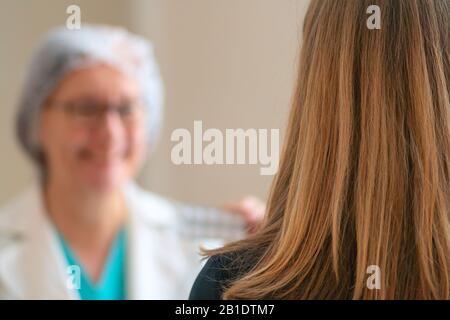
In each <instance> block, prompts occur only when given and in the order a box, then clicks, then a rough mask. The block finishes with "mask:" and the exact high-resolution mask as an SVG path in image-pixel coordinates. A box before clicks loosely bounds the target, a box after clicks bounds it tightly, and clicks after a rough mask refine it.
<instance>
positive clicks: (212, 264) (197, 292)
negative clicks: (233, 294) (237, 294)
mask: <svg viewBox="0 0 450 320" xmlns="http://www.w3.org/2000/svg"><path fill="white" fill-rule="evenodd" d="M243 272H244V270H243V268H242V264H241V263H240V254H239V253H227V254H221V255H215V256H212V257H210V258H209V259H208V261H207V262H206V264H205V266H204V267H203V269H202V270H201V271H200V273H199V275H198V276H197V279H196V280H195V282H194V285H193V286H192V290H191V294H190V296H189V299H190V300H221V299H222V295H223V293H224V291H225V289H226V288H227V287H228V286H229V285H230V284H231V282H232V281H233V280H236V279H237V278H239V277H240V276H241V275H242V274H243Z"/></svg>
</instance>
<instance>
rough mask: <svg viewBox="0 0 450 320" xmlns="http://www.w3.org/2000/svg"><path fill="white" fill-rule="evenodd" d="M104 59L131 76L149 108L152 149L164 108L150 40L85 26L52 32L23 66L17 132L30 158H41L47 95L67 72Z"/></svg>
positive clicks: (126, 33)
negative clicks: (40, 128) (40, 131)
mask: <svg viewBox="0 0 450 320" xmlns="http://www.w3.org/2000/svg"><path fill="white" fill-rule="evenodd" d="M99 63H106V64H109V65H111V66H113V67H116V68H118V69H119V70H121V71H123V72H125V73H127V74H130V75H132V76H133V77H135V78H136V79H137V81H138V83H139V84H140V87H141V88H140V89H141V91H142V94H143V96H142V99H143V101H144V103H145V105H146V107H147V108H148V111H149V112H148V114H149V116H148V117H147V118H148V120H147V121H148V123H147V132H148V143H149V146H150V149H152V148H153V147H154V145H155V144H156V141H157V138H158V136H159V131H160V126H161V122H162V112H163V98H164V97H163V85H162V80H161V77H160V74H159V69H158V65H157V63H156V61H155V58H154V56H153V49H152V46H151V44H150V43H149V42H148V41H147V40H145V39H143V38H141V37H139V36H137V35H133V34H131V33H129V32H127V31H126V30H124V29H122V28H118V27H109V26H96V25H83V27H82V28H81V29H79V30H69V29H67V28H64V27H60V28H57V29H55V30H52V31H50V32H49V33H48V34H47V35H46V36H45V37H44V38H43V39H42V40H41V42H40V44H39V45H38V46H37V48H36V50H35V51H34V53H33V55H32V58H31V61H30V64H29V66H28V68H27V69H26V73H25V79H24V85H23V88H22V92H21V95H20V98H19V105H18V114H17V128H16V129H17V135H18V138H19V140H20V143H21V144H22V145H23V147H24V148H25V150H26V151H27V152H28V153H29V154H30V155H31V157H32V158H33V159H34V160H36V161H38V162H42V160H43V154H42V151H41V148H40V145H39V141H38V123H39V121H38V118H39V114H40V112H41V108H42V107H43V104H44V102H45V100H46V99H47V98H48V97H49V95H50V94H51V93H52V91H53V90H54V89H55V87H56V86H57V84H58V82H59V81H60V80H62V78H63V77H64V76H66V75H67V74H68V73H69V72H71V71H74V70H76V69H81V68H85V67H88V66H90V65H93V64H99Z"/></svg>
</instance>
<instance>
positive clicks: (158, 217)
mask: <svg viewBox="0 0 450 320" xmlns="http://www.w3.org/2000/svg"><path fill="white" fill-rule="evenodd" d="M125 194H126V197H127V203H128V206H129V207H128V208H129V211H130V214H129V220H128V237H129V238H128V239H129V240H128V241H129V244H128V293H129V294H128V295H129V299H149V300H153V299H173V298H174V294H176V293H175V292H174V291H176V283H177V281H179V279H177V276H178V275H179V274H180V272H177V271H176V268H177V261H176V259H177V257H178V256H177V252H171V251H172V250H173V249H175V250H176V249H177V248H176V246H175V245H174V243H177V242H176V240H174V238H173V237H172V236H171V235H173V234H172V233H171V230H172V228H171V224H172V226H173V221H171V219H173V211H172V210H173V208H172V207H171V206H170V205H169V204H168V203H166V202H164V201H162V200H161V199H160V198H158V197H154V196H153V195H151V194H149V193H147V192H144V191H142V190H140V189H139V188H138V187H137V186H136V185H134V184H130V185H129V186H128V187H127V188H126V192H125Z"/></svg>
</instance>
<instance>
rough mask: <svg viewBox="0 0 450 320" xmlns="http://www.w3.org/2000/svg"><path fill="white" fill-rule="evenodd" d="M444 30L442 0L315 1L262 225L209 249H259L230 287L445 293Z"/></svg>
mask: <svg viewBox="0 0 450 320" xmlns="http://www.w3.org/2000/svg"><path fill="white" fill-rule="evenodd" d="M370 5H378V6H379V8H380V9H381V29H374V30H371V29H369V28H368V27H367V24H366V22H367V19H368V18H369V17H370V15H369V14H367V8H368V7H369V6H370ZM449 30H450V1H449V0H434V1H433V0H370V1H369V0H312V2H311V4H310V7H309V10H308V13H307V15H306V18H305V23H304V34H303V46H302V51H301V57H300V64H299V77H298V84H297V89H296V91H295V94H294V102H293V107H292V111H291V116H290V119H289V124H288V131H287V134H286V141H285V144H284V151H283V154H282V157H281V163H280V169H279V172H278V174H277V176H276V179H275V181H274V184H273V186H272V191H271V194H270V199H269V205H268V216H267V220H266V224H265V226H264V228H263V229H262V230H261V231H260V232H259V233H257V234H256V235H255V236H254V237H252V238H249V239H248V240H245V241H243V242H240V243H237V244H233V245H231V246H229V247H226V248H225V249H222V250H221V251H218V252H221V253H224V252H229V251H234V250H244V251H246V252H247V253H246V254H247V255H248V257H249V258H251V257H252V256H253V257H256V261H255V264H254V266H253V267H252V268H250V270H247V271H246V272H245V273H244V274H243V275H242V276H241V277H240V279H238V280H237V281H235V282H234V283H233V284H232V285H231V287H230V288H228V290H227V291H226V292H225V296H224V297H225V298H232V299H233V298H249V299H254V298H299V299H313V298H316V299H322V298H324V299H338V298H355V299H360V298H363V299H373V298H377V299H394V298H396V299H421V298H424V299H428V298H430V299H436V298H441V299H449V298H450V99H449V86H450V34H449ZM254 248H257V249H254ZM215 253H217V251H216V252H215ZM374 266H375V267H374ZM374 270H375V271H376V273H375V274H374V276H375V277H378V276H379V278H378V279H379V280H380V282H379V283H376V287H375V288H372V287H370V286H368V285H367V283H368V280H369V282H370V281H371V279H369V277H370V276H371V272H373V271H374ZM368 272H369V273H368ZM378 272H379V273H378Z"/></svg>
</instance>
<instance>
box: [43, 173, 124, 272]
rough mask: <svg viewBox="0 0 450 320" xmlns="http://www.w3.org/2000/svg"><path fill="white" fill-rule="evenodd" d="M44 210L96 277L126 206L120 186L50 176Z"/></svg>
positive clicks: (45, 190)
mask: <svg viewBox="0 0 450 320" xmlns="http://www.w3.org/2000/svg"><path fill="white" fill-rule="evenodd" d="M43 189H44V199H45V204H46V208H47V213H48V215H49V217H50V219H51V220H52V222H53V223H54V224H55V226H56V228H57V229H58V231H59V232H60V233H61V234H62V236H63V237H64V239H65V241H66V242H67V243H68V245H69V246H70V248H71V250H72V251H73V252H74V253H75V255H76V256H77V258H78V259H79V260H80V263H81V264H82V265H83V267H84V269H85V270H86V272H87V273H88V275H89V276H90V277H91V279H93V280H94V281H96V280H98V279H99V277H100V275H101V271H102V269H103V265H104V263H105V261H106V259H107V256H108V252H109V249H110V247H111V244H112V242H113V241H114V239H115V236H116V235H117V232H118V231H119V229H120V228H121V227H122V226H123V224H124V221H125V219H126V215H127V210H126V206H125V199H124V195H123V191H122V190H121V188H113V189H108V190H101V191H99V190H93V189H90V188H83V187H77V186H74V185H71V184H70V183H64V182H61V181H58V180H56V179H49V180H48V181H47V182H46V183H45V184H44V188H43Z"/></svg>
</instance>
